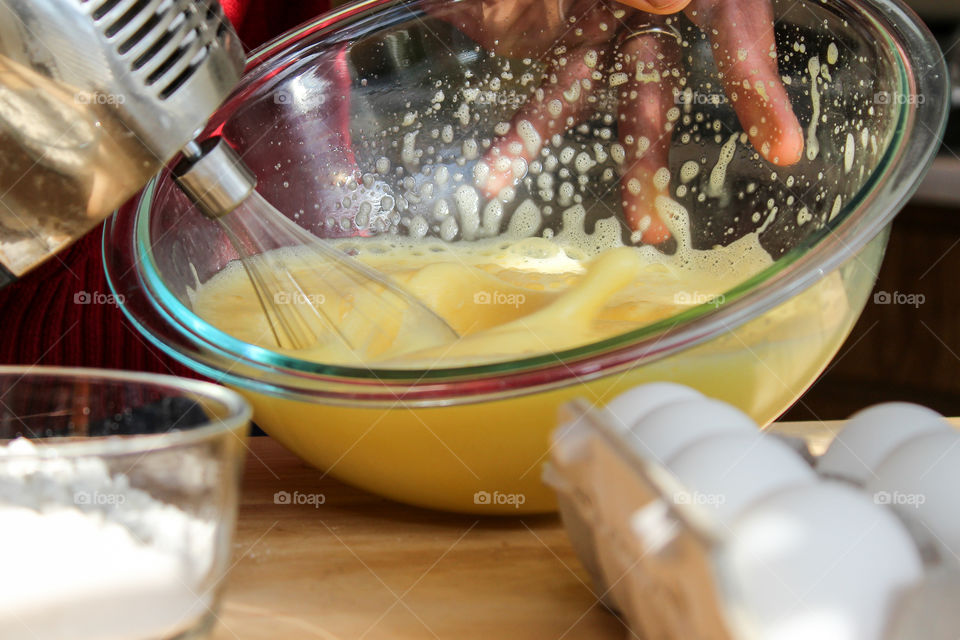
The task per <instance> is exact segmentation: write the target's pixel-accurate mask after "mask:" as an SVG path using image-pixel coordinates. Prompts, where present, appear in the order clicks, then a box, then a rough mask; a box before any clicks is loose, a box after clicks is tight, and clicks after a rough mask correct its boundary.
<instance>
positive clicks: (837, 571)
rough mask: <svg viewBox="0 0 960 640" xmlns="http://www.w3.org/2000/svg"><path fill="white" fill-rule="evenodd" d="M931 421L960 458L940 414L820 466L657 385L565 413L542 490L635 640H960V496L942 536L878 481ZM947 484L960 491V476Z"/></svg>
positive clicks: (722, 411) (875, 425)
mask: <svg viewBox="0 0 960 640" xmlns="http://www.w3.org/2000/svg"><path fill="white" fill-rule="evenodd" d="M933 416H936V417H937V420H938V422H937V427H936V429H933V427H931V429H933V430H935V431H936V430H939V433H940V435H943V436H944V437H952V438H954V439H955V441H956V443H957V446H956V449H957V453H958V454H960V433H958V432H956V431H954V430H952V428H950V427H949V425H947V424H946V423H945V422H943V421H942V418H941V417H939V414H935V413H934V412H932V411H930V410H929V409H924V408H922V407H917V406H915V405H906V404H904V403H892V404H889V405H879V406H877V407H873V408H871V409H867V410H865V411H863V412H860V414H857V415H856V416H854V417H853V418H852V419H851V420H850V422H849V423H848V425H847V427H846V428H845V429H844V430H843V431H842V432H841V433H842V434H846V435H847V437H843V438H838V439H836V440H835V442H834V445H832V446H831V447H830V448H829V449H828V450H827V452H826V453H825V454H823V455H821V456H815V455H813V454H811V453H810V451H809V448H808V447H807V446H806V443H805V442H804V441H802V440H800V439H797V438H789V437H786V436H781V435H778V434H776V433H771V432H760V431H759V430H757V426H756V424H755V423H753V422H752V421H751V420H750V419H749V418H748V417H747V416H746V415H745V414H743V413H742V412H740V411H739V410H737V409H735V408H733V407H731V406H730V405H726V404H724V403H722V402H719V401H716V400H711V399H708V398H705V397H703V396H702V395H700V394H699V393H697V392H695V391H693V390H690V389H687V388H686V387H680V386H678V385H673V384H667V383H655V384H652V385H645V386H644V387H638V388H637V389H634V390H631V391H630V392H627V393H626V394H624V395H623V396H621V397H620V398H618V399H617V400H615V401H614V402H612V403H611V404H610V405H608V406H607V408H598V407H595V406H593V405H591V404H589V403H588V402H586V401H584V400H576V401H574V402H572V403H570V404H567V405H565V406H564V407H562V408H561V415H560V427H559V428H558V429H557V430H556V431H555V432H554V434H553V436H552V446H551V459H550V461H549V463H548V464H547V465H546V466H545V469H544V480H545V482H546V483H547V484H548V485H549V486H551V487H552V488H553V489H554V490H555V491H556V493H557V497H558V501H559V506H560V513H561V516H562V519H563V522H564V525H565V527H566V529H567V532H568V535H569V537H570V539H571V541H572V544H573V547H574V549H575V551H576V553H577V555H578V556H579V558H580V561H581V562H582V564H583V565H584V567H585V568H586V569H587V571H588V572H589V573H590V575H591V578H592V580H593V583H594V588H595V595H596V596H597V597H598V599H599V600H601V601H602V603H603V604H604V605H605V606H607V607H608V608H609V609H611V610H613V611H615V612H619V613H620V614H621V615H622V616H623V617H624V618H625V620H626V622H627V623H628V624H629V626H630V628H631V630H632V631H633V633H635V634H636V636H638V637H641V638H645V639H650V640H673V639H676V640H701V639H702V640H794V639H797V640H800V639H803V640H806V639H808V638H810V639H812V638H816V639H817V640H918V639H924V640H957V638H958V637H960V606H958V604H960V560H958V558H957V556H956V555H954V554H953V552H951V551H950V546H951V545H950V544H949V540H948V538H949V537H950V534H949V527H950V526H952V525H953V524H954V522H953V521H957V522H960V510H958V509H956V506H957V503H958V502H960V499H954V498H953V497H952V495H956V491H957V490H960V483H958V484H955V485H948V486H941V487H938V488H936V489H935V490H934V494H935V495H932V496H931V499H932V500H933V501H934V502H937V503H938V504H937V505H934V506H936V510H935V511H943V506H944V502H945V501H949V502H950V504H949V505H948V506H949V507H950V508H949V509H948V511H949V513H948V514H946V517H944V518H941V521H939V522H934V520H936V518H935V517H934V518H933V520H931V519H930V513H929V512H930V510H929V509H927V510H926V511H924V510H921V509H916V508H915V505H913V506H911V505H909V504H908V501H907V500H905V499H900V498H891V497H890V496H894V495H901V496H902V495H905V494H895V493H894V492H895V491H897V489H895V488H889V487H888V488H882V489H877V486H880V487H883V486H884V485H883V481H884V477H883V476H884V474H886V475H890V473H891V472H890V470H889V469H887V470H886V471H885V472H884V473H881V474H880V476H876V474H873V476H874V477H871V478H870V481H867V482H864V481H863V476H864V472H865V471H866V474H867V475H871V472H872V470H873V469H883V467H882V466H875V463H877V464H878V463H879V462H880V461H881V458H887V459H888V461H889V459H890V456H891V451H894V452H895V451H903V450H905V448H907V447H908V446H910V445H911V442H914V443H915V442H917V441H918V440H917V438H918V437H920V436H921V435H923V434H922V433H921V432H922V431H923V429H921V428H919V427H917V424H918V423H920V422H923V421H924V420H926V422H928V423H930V424H931V425H932V424H933V422H932V420H931V419H932V417H933ZM884 417H886V423H887V424H886V425H884V424H882V423H883V422H884V420H883V418H884ZM898 420H907V421H908V422H909V424H910V425H912V426H901V428H899V429H898V428H897V426H898V424H897V421H898ZM865 434H866V435H865ZM944 434H946V435H944ZM927 435H929V434H927ZM911 437H912V438H913V439H912V440H911ZM928 444H930V443H928ZM941 445H942V443H941ZM928 448H929V447H928ZM900 457H903V455H901V456H900ZM908 457H909V456H908ZM894 462H896V461H894ZM887 466H888V467H890V465H887ZM892 466H893V467H894V468H895V467H896V466H897V465H896V464H893V465H892ZM915 471H916V472H917V473H916V475H921V474H922V469H915ZM895 472H896V469H894V472H893V473H894V474H895ZM944 473H947V474H948V475H949V474H952V475H953V476H954V477H955V478H958V479H960V465H951V469H947V470H946V471H945V472H944ZM933 475H934V476H937V474H936V473H934V474H933ZM940 475H943V474H940ZM887 480H889V478H887ZM894 480H896V478H894ZM934 480H935V481H936V482H943V480H944V478H943V477H935V478H934ZM894 484H896V483H894ZM908 484H909V483H908ZM875 485H877V486H875ZM885 492H886V493H885ZM884 495H886V496H888V499H887V500H884V499H883V497H884ZM911 508H913V510H914V511H915V512H916V513H913V514H911V513H910V509H911ZM931 523H932V524H931ZM944 531H947V533H944Z"/></svg>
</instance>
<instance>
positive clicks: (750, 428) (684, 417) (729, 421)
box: [629, 397, 758, 464]
mask: <svg viewBox="0 0 960 640" xmlns="http://www.w3.org/2000/svg"><path fill="white" fill-rule="evenodd" d="M737 432H739V433H745V434H748V435H755V434H757V433H758V431H757V425H756V423H755V422H754V421H753V420H751V419H750V416H748V415H747V414H745V413H744V412H742V411H740V410H739V409H737V408H736V407H733V406H731V405H729V404H727V403H725V402H720V401H719V400H713V399H711V398H703V397H701V398H693V399H689V398H688V399H685V400H678V401H675V402H671V403H669V404H665V405H662V406H660V407H657V408H656V409H654V410H653V411H651V412H650V413H648V414H646V415H645V416H643V418H641V419H640V420H639V421H638V422H636V423H634V424H633V427H632V429H631V437H630V439H629V441H630V442H631V444H633V446H634V448H635V449H636V450H637V452H638V453H639V454H640V455H642V456H645V457H648V458H650V459H652V460H655V461H656V462H658V463H660V464H665V463H666V461H667V460H669V459H670V458H672V457H673V455H674V454H676V453H677V452H678V451H680V450H681V449H683V448H684V447H686V446H687V445H688V444H691V443H693V442H697V441H699V440H702V439H703V438H706V437H708V436H712V435H715V434H718V433H737Z"/></svg>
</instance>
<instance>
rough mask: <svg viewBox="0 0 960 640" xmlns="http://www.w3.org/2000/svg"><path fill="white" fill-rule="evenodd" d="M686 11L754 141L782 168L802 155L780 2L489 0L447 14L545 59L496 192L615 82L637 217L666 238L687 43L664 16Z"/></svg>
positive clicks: (630, 202)
mask: <svg viewBox="0 0 960 640" xmlns="http://www.w3.org/2000/svg"><path fill="white" fill-rule="evenodd" d="M680 10H684V11H685V13H686V15H687V16H688V17H689V18H690V20H691V21H692V22H693V23H694V24H696V25H697V26H698V27H700V29H701V30H703V31H704V32H705V33H706V34H707V36H708V37H709V39H710V41H711V44H712V48H713V52H714V60H715V62H716V65H717V69H718V71H719V74H720V77H721V78H722V82H723V86H724V89H725V91H726V95H727V97H728V99H729V100H730V102H731V104H732V106H733V108H734V110H735V111H736V113H737V116H738V118H739V119H740V123H741V125H742V126H743V130H744V131H745V132H747V135H748V137H749V139H750V142H751V143H752V144H753V146H754V147H755V148H756V149H757V151H758V152H759V153H760V154H761V155H762V156H763V157H764V158H765V159H766V160H767V161H769V162H771V163H773V164H775V165H780V166H786V165H791V164H794V163H795V162H797V161H798V160H799V159H800V157H801V155H802V153H803V147H804V142H803V132H802V129H801V128H800V124H799V122H798V120H797V117H796V115H795V114H794V112H793V109H792V107H791V105H790V100H789V97H788V95H787V92H786V90H785V88H784V86H783V83H782V81H781V79H780V74H779V71H778V68H777V55H776V47H775V43H774V29H773V10H772V7H771V5H770V0H624V1H623V2H614V1H612V0H601V1H600V2H595V1H594V0H480V1H477V2H465V3H462V5H461V7H458V9H457V11H456V12H444V14H443V15H442V16H440V17H441V18H442V19H444V20H446V21H448V22H450V23H452V24H453V25H454V26H456V27H457V28H459V29H460V30H461V31H463V32H464V33H465V34H466V35H468V36H470V37H471V38H472V39H474V40H475V41H477V42H478V43H480V44H481V45H483V46H484V47H486V48H487V49H490V50H492V51H494V52H496V53H497V54H499V55H504V56H510V57H520V58H524V57H532V58H538V59H543V60H545V61H546V64H547V69H546V73H545V76H544V77H545V78H547V80H546V81H545V82H544V83H543V84H542V85H541V86H540V88H539V90H538V91H537V92H536V94H535V95H534V96H533V97H531V99H530V100H528V101H527V102H526V103H525V104H524V105H523V106H522V107H521V108H520V109H519V110H518V112H517V113H516V114H515V115H514V116H513V119H512V122H511V127H510V130H509V132H507V133H506V134H504V135H503V136H500V137H499V138H498V139H497V140H496V141H495V143H494V144H493V145H492V147H491V148H490V150H489V151H488V153H487V154H486V156H485V158H484V160H485V162H486V163H487V165H488V166H489V167H490V168H491V172H490V176H489V178H488V179H487V182H486V184H485V186H484V189H485V191H486V195H487V197H490V198H492V197H496V195H497V194H498V193H499V192H500V191H501V189H503V188H504V187H506V186H509V185H510V184H512V183H513V182H514V180H515V177H514V175H513V173H512V171H511V170H510V169H509V168H506V167H510V166H511V161H512V160H514V159H516V158H518V157H519V158H522V159H523V160H524V161H526V162H530V161H531V160H533V159H535V158H536V157H537V155H538V154H539V153H540V150H541V148H542V146H543V142H542V141H544V140H549V138H550V137H551V136H553V135H555V134H562V133H563V132H564V131H566V130H568V129H570V128H571V127H573V126H575V125H576V124H578V123H579V122H581V121H583V120H584V119H586V118H588V117H589V116H590V115H591V111H592V109H591V96H592V95H593V92H592V91H591V90H590V88H591V87H593V86H595V85H597V84H598V83H602V84H603V85H604V86H615V87H616V90H617V97H618V113H617V119H618V125H617V132H618V135H619V142H620V145H621V146H622V147H623V149H624V150H625V154H624V158H623V161H622V165H621V186H620V189H621V199H622V202H623V210H624V214H625V216H626V220H627V223H628V224H629V226H630V228H631V229H632V230H634V231H640V232H641V237H642V240H643V241H644V242H646V243H650V244H659V243H661V242H663V241H665V240H667V239H668V238H669V237H670V232H669V230H668V227H667V225H666V224H665V223H664V221H663V220H662V219H661V218H660V216H659V215H658V213H657V209H656V208H655V206H654V203H655V201H656V199H657V197H659V196H661V195H665V194H666V193H667V192H668V189H669V172H668V171H667V170H666V167H667V165H668V159H669V150H670V136H671V132H672V130H673V126H674V122H675V120H676V119H677V116H678V112H679V110H678V109H676V106H677V105H676V99H675V95H676V93H677V91H678V90H679V81H678V76H679V66H680V60H681V46H680V42H679V41H678V38H679V34H678V33H677V32H676V31H675V29H673V28H672V27H671V26H670V18H666V17H664V15H663V14H668V13H673V12H676V11H680ZM504 158H506V159H507V160H508V161H506V162H504V161H503V159H504ZM498 161H499V162H498ZM497 167H504V169H501V170H497Z"/></svg>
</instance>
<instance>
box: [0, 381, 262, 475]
mask: <svg viewBox="0 0 960 640" xmlns="http://www.w3.org/2000/svg"><path fill="white" fill-rule="evenodd" d="M9 378H13V379H14V380H15V382H16V383H19V382H20V381H22V380H26V379H29V378H47V379H53V380H55V381H57V382H61V383H68V384H73V385H77V386H79V385H80V384H83V385H96V384H97V383H104V382H106V383H110V384H117V385H123V386H139V387H152V388H155V389H158V390H163V389H167V390H169V391H172V392H179V393H181V394H183V395H184V396H195V397H201V398H204V399H205V400H208V401H212V402H215V403H217V404H219V405H221V406H222V407H223V408H224V409H225V410H226V415H225V416H224V417H223V418H212V419H211V420H210V421H209V422H208V423H207V424H204V425H200V426H197V427H191V428H189V429H183V430H180V431H171V432H167V433H156V434H142V435H133V436H124V437H117V436H90V437H82V438H81V439H78V440H71V441H70V442H60V443H50V441H48V442H45V443H44V444H43V446H42V447H38V449H37V452H36V453H35V454H24V455H8V456H5V457H4V459H7V460H10V459H24V458H48V457H89V456H97V457H111V456H121V455H137V454H141V455H142V454H148V453H151V452H156V451H161V450H165V449H172V448H175V447H182V446H189V445H192V444H196V443H199V442H203V441H204V440H208V439H211V438H214V437H216V436H218V435H220V434H223V433H229V432H233V431H236V430H238V429H241V428H245V426H246V425H247V423H249V422H250V418H251V414H252V410H251V408H250V405H249V404H248V403H247V401H246V400H245V399H244V398H243V396H241V395H240V394H238V393H237V392H235V391H232V390H230V389H227V388H226V387H223V386H220V385H218V384H214V383H212V382H205V381H203V380H193V379H189V378H180V377H177V376H171V375H165V374H154V373H143V372H137V371H122V370H118V369H95V368H84V367H46V366H29V367H27V366H19V365H0V379H9ZM0 442H3V440H0Z"/></svg>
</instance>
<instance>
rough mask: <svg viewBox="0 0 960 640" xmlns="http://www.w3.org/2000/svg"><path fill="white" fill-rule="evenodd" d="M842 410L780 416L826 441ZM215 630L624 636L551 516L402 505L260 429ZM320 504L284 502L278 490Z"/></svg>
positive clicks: (240, 639)
mask: <svg viewBox="0 0 960 640" xmlns="http://www.w3.org/2000/svg"><path fill="white" fill-rule="evenodd" d="M838 427H839V423H782V424H780V425H777V427H776V429H777V430H778V431H781V432H785V433H788V434H790V435H798V436H803V437H804V438H806V439H807V440H808V441H809V442H810V443H811V446H812V448H813V449H814V451H815V452H816V453H819V452H820V451H822V450H823V448H825V446H826V444H827V443H828V442H829V439H830V438H831V437H832V436H831V434H832V433H833V432H834V431H835V430H836V429H837V428H838ZM249 442H250V453H249V455H248V458H247V469H246V476H245V480H244V485H245V486H244V492H243V498H242V505H241V507H240V518H239V522H238V525H237V535H236V538H235V543H234V548H233V555H234V565H233V567H232V570H231V573H230V576H229V580H228V583H227V588H226V594H225V599H224V602H223V607H222V610H221V612H220V624H219V625H218V626H217V628H216V631H215V632H214V636H213V637H214V638H215V640H259V639H261V638H262V639H264V640H266V639H270V640H286V639H290V640H309V639H311V638H323V639H325V640H334V639H336V640H361V639H362V640H386V639H390V640H404V639H414V638H416V639H421V638H424V639H427V640H429V639H434V638H439V639H442V640H448V639H449V640H472V639H477V640H501V639H503V640H526V639H530V640H578V639H588V638H589V639H591V640H604V639H606V638H610V639H617V640H622V639H623V638H625V637H629V632H628V630H627V628H626V626H625V625H624V624H623V623H622V622H621V621H620V620H619V619H618V618H617V617H616V616H614V615H613V614H611V613H610V612H609V611H607V610H606V609H604V608H603V606H602V605H600V604H599V603H598V601H597V598H596V597H595V596H594V594H593V592H592V590H591V589H592V585H591V584H590V581H589V579H588V577H587V575H586V572H585V571H584V570H583V568H582V567H581V566H580V564H579V562H578V561H577V559H576V556H575V555H574V553H573V550H572V548H571V547H570V544H569V542H568V541H567V537H566V535H565V533H564V529H563V526H562V525H561V524H560V521H559V519H558V518H557V517H555V516H533V517H526V516H525V517H520V518H480V517H477V516H464V515H452V514H445V513H437V512H433V511H426V510H422V509H416V508H413V507H407V506H404V505H400V504H397V503H394V502H390V501H388V500H384V499H382V498H378V497H376V496H372V495H370V494H367V493H364V492H362V491H360V490H357V489H353V488H351V487H348V486H346V485H344V484H341V483H340V482H337V481H336V480H333V479H332V478H329V477H323V475H322V474H321V473H320V472H319V471H317V470H316V469H313V468H311V467H309V466H307V465H306V464H305V463H303V462H300V461H299V460H298V459H297V458H296V457H294V456H293V455H292V454H290V453H289V452H287V451H286V450H285V449H283V448H282V447H280V445H278V444H277V443H275V442H274V441H273V440H271V439H269V438H252V439H250V441H249ZM278 491H286V492H288V493H289V494H291V495H293V493H294V492H295V491H296V492H299V493H300V495H307V496H318V497H317V498H316V500H314V501H313V502H315V503H319V502H320V500H321V498H319V496H322V499H323V504H276V503H275V501H274V494H275V493H276V492H278Z"/></svg>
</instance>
